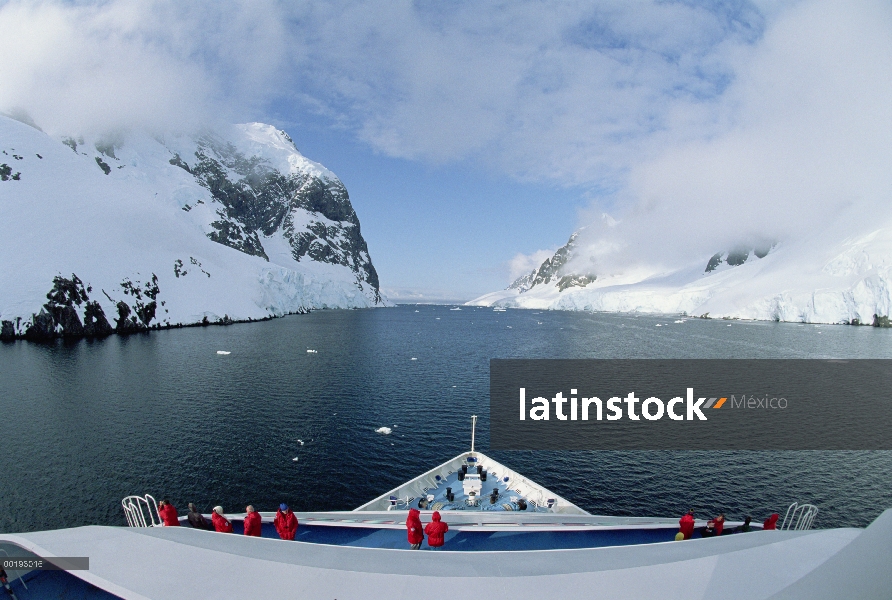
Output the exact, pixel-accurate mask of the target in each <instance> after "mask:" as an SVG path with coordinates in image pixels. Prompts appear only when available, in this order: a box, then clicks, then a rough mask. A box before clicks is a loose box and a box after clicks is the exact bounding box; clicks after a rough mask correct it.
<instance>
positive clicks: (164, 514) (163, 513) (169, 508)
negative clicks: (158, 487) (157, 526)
mask: <svg viewBox="0 0 892 600" xmlns="http://www.w3.org/2000/svg"><path fill="white" fill-rule="evenodd" d="M158 515H159V516H160V517H161V521H163V522H164V526H165V527H179V526H180V519H179V518H178V516H177V509H176V507H175V506H174V505H173V504H171V503H170V500H167V499H164V500H162V501H161V502H160V503H159V504H158Z"/></svg>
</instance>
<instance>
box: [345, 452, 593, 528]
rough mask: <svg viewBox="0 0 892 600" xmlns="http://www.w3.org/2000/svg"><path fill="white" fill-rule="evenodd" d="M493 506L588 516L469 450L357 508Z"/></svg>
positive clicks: (467, 508) (473, 508) (493, 509)
mask: <svg viewBox="0 0 892 600" xmlns="http://www.w3.org/2000/svg"><path fill="white" fill-rule="evenodd" d="M410 508H418V509H421V510H437V511H488V512H490V511H491V512H518V511H524V512H527V513H559V514H567V515H588V513H587V512H586V511H584V510H582V509H581V508H579V507H578V506H576V505H575V504H573V503H572V502H570V501H569V500H567V499H566V498H562V497H561V496H559V495H557V494H555V493H554V492H551V491H550V490H548V489H546V488H545V487H543V486H541V485H539V484H538V483H536V482H534V481H532V480H531V479H529V478H527V477H525V476H523V475H521V474H520V473H517V472H516V471H514V470H512V469H509V468H508V467H506V466H505V465H503V464H501V463H499V462H496V461H495V460H494V459H492V458H490V457H488V456H486V455H485V454H483V453H482V452H474V451H471V452H465V453H463V454H460V455H458V456H456V457H455V458H453V459H452V460H449V461H446V462H445V463H443V464H441V465H439V466H437V467H434V468H433V469H431V470H430V471H428V472H426V473H424V474H422V475H419V476H418V477H416V478H415V479H412V480H411V481H408V482H406V483H404V484H402V485H401V486H399V487H396V488H394V489H392V490H390V491H389V492H387V493H385V494H382V495H381V496H379V497H377V498H375V499H374V500H372V501H370V502H367V503H366V504H363V505H362V506H360V507H359V508H357V509H356V512H359V511H381V510H403V511H405V510H408V509H410Z"/></svg>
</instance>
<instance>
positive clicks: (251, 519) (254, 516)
mask: <svg viewBox="0 0 892 600" xmlns="http://www.w3.org/2000/svg"><path fill="white" fill-rule="evenodd" d="M260 522H261V519H260V513H259V512H256V511H255V512H252V513H248V514H247V515H245V535H250V536H253V537H260Z"/></svg>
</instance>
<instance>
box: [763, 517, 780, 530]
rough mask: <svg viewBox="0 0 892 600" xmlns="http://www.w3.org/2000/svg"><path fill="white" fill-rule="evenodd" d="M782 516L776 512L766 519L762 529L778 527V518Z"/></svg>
mask: <svg viewBox="0 0 892 600" xmlns="http://www.w3.org/2000/svg"><path fill="white" fill-rule="evenodd" d="M779 517H780V515H779V514H777V513H774V514H772V515H771V516H770V517H768V518H767V519H765V523H763V524H762V529H764V530H765V531H768V530H769V529H777V520H778V518H779Z"/></svg>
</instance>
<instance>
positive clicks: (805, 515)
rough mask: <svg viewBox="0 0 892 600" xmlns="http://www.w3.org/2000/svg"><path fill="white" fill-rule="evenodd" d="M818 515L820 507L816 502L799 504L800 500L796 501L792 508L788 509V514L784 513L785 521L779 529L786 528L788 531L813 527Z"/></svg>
mask: <svg viewBox="0 0 892 600" xmlns="http://www.w3.org/2000/svg"><path fill="white" fill-rule="evenodd" d="M817 515H818V507H817V506H815V505H814V504H799V503H798V502H794V503H793V504H791V505H790V508H788V509H787V514H785V515H784V521H783V523H781V525H780V527H778V529H786V530H788V531H791V530H792V531H801V530H804V529H811V526H812V524H813V523H814V522H815V517H816V516H817Z"/></svg>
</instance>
